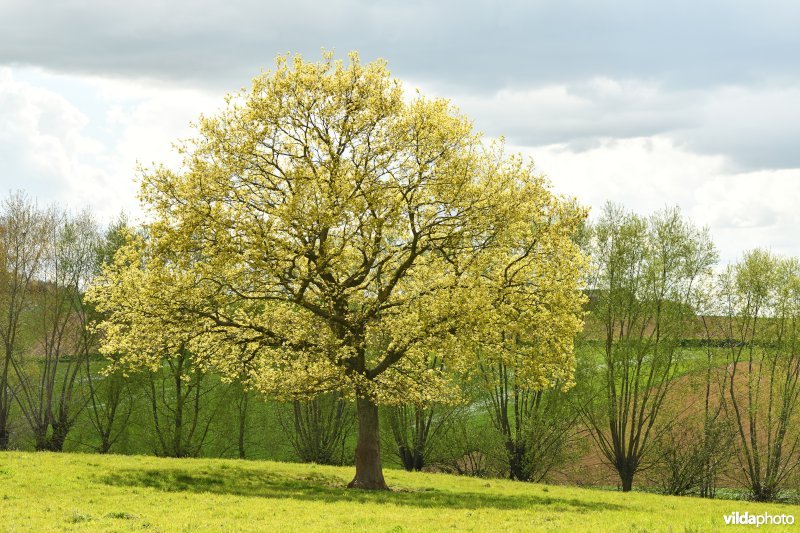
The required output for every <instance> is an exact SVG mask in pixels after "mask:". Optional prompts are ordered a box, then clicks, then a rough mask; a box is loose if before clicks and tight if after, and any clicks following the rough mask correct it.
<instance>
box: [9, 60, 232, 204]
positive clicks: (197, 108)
mask: <svg viewBox="0 0 800 533" xmlns="http://www.w3.org/2000/svg"><path fill="white" fill-rule="evenodd" d="M20 78H33V79H35V80H36V83H32V82H30V81H23V80H22V79H20ZM67 84H78V85H79V87H80V90H81V91H83V92H85V93H88V94H90V95H91V97H90V98H88V99H86V98H83V100H84V101H83V102H81V104H82V107H83V108H78V107H77V106H76V104H74V103H73V102H71V101H70V100H69V99H67V98H66V97H65V96H63V95H62V94H61V91H60V89H62V88H63V86H65V85H67ZM65 92H68V91H65ZM84 96H85V95H84ZM87 102H88V103H87ZM220 103H222V98H221V97H216V98H215V97H214V96H212V95H209V94H207V93H205V92H203V91H200V90H191V89H186V88H173V87H166V86H161V85H158V84H154V83H150V84H148V83H146V82H131V81H120V80H106V79H102V78H82V77H65V76H52V75H48V74H46V73H42V72H36V73H33V74H32V73H30V72H26V71H24V70H23V71H15V70H13V69H9V68H0V155H1V156H2V160H3V162H4V169H3V174H2V176H0V186H1V187H2V189H3V190H13V189H20V188H21V189H25V190H27V191H28V192H29V193H31V194H32V195H35V196H36V197H37V198H38V199H39V200H40V201H41V202H59V203H62V204H66V205H68V206H70V207H72V208H75V209H79V208H82V207H84V206H89V207H91V208H92V209H93V211H94V212H95V213H96V214H97V215H98V216H99V217H100V218H103V219H109V218H111V217H113V216H115V215H116V214H117V213H119V212H120V211H122V210H124V211H127V212H129V213H132V214H134V215H136V214H138V213H139V208H138V203H137V201H136V191H137V186H136V184H135V170H136V167H137V164H138V163H141V164H143V165H144V166H150V165H152V163H154V162H158V163H165V164H168V165H173V166H174V165H176V164H178V163H179V160H178V157H177V154H176V153H175V151H174V150H173V149H172V143H173V142H175V141H176V140H178V139H180V138H184V137H187V136H189V135H190V134H191V132H192V130H191V128H190V126H189V124H190V122H191V121H193V120H195V119H196V118H197V117H198V115H199V114H200V112H203V111H206V112H213V111H214V110H215V109H216V108H217V107H218V106H219V104H220ZM89 115H91V116H92V117H94V123H92V122H91V121H90V119H89ZM106 133H107V134H106Z"/></svg>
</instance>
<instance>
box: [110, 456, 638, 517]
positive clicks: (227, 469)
mask: <svg viewBox="0 0 800 533" xmlns="http://www.w3.org/2000/svg"><path fill="white" fill-rule="evenodd" d="M101 481H102V482H103V483H106V484H108V485H114V486H122V487H125V486H137V487H148V488H152V489H156V490H161V491H165V492H196V493H213V494H231V495H236V496H248V497H257V498H291V499H296V500H310V501H311V500H313V501H324V502H354V503H389V504H395V505H407V506H413V507H419V508H448V509H480V508H489V507H490V508H494V509H531V510H534V509H535V508H537V507H541V508H547V509H549V510H560V511H561V510H563V511H566V512H578V513H588V512H591V511H602V510H621V509H625V508H626V507H625V506H622V505H617V504H611V503H605V502H587V501H582V500H579V499H576V498H558V497H549V496H540V495H535V494H525V495H509V494H496V493H491V492H490V491H489V490H487V491H486V492H466V491H452V492H451V491H446V490H440V489H434V488H420V489H418V490H393V491H376V492H371V491H362V490H352V489H347V488H346V483H345V481H344V480H343V479H342V478H339V477H336V476H332V475H326V474H322V473H316V472H311V473H308V474H306V475H296V474H290V473H274V472H264V471H260V470H251V469H247V468H240V467H234V466H227V465H226V466H223V467H214V468H206V469H202V470H189V469H180V468H175V469H173V468H164V469H126V470H118V471H116V472H114V473H112V474H108V475H106V476H104V477H103V478H101Z"/></svg>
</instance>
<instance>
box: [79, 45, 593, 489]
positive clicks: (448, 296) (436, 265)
mask: <svg viewBox="0 0 800 533" xmlns="http://www.w3.org/2000/svg"><path fill="white" fill-rule="evenodd" d="M180 151H181V153H182V155H183V164H182V166H181V167H180V168H179V169H169V168H166V167H163V166H162V167H157V168H154V169H151V170H146V171H144V172H143V175H142V193H141V198H142V201H143V204H144V205H145V207H146V208H147V209H148V210H149V214H150V222H148V223H147V224H146V225H145V227H144V228H143V230H142V231H141V232H139V233H131V234H129V235H128V238H127V242H126V244H125V245H123V246H122V247H121V248H120V250H119V251H118V252H117V254H116V255H115V257H114V260H113V261H112V262H111V263H110V264H109V265H108V266H107V268H106V269H105V271H104V273H103V275H102V276H100V278H99V279H98V281H97V283H96V284H95V285H94V286H93V288H92V290H91V295H92V298H93V299H94V300H95V301H96V302H97V305H98V308H99V309H100V310H101V311H102V312H104V313H106V316H107V317H108V318H107V320H105V321H104V322H103V323H102V324H101V330H102V331H103V333H104V346H103V350H104V351H105V352H106V353H109V354H111V353H113V354H116V358H115V361H117V362H118V363H119V364H123V365H133V366H135V365H154V364H155V363H156V361H158V360H160V358H161V356H162V355H163V353H165V352H184V351H185V352H187V353H190V354H192V356H193V357H194V358H196V360H197V361H198V362H199V363H200V364H201V365H208V366H213V367H214V368H215V369H218V370H219V371H221V372H222V373H224V374H226V375H228V376H230V377H231V378H242V377H244V380H245V381H246V382H247V384H248V385H250V386H252V387H253V388H255V389H257V390H259V391H261V392H263V393H265V394H268V395H271V396H276V397H279V398H285V399H296V398H308V397H313V396H315V395H317V394H320V393H322V392H327V391H340V392H342V393H344V394H345V395H346V396H348V397H350V398H352V399H355V400H356V404H357V411H358V420H359V439H358V444H357V449H356V478H355V479H354V481H353V484H352V485H353V486H356V487H363V488H384V487H385V484H384V482H383V477H382V473H381V471H380V452H379V439H378V433H377V425H378V418H377V405H379V404H397V403H409V402H411V403H417V404H426V403H431V402H442V401H456V400H457V399H458V392H459V391H458V387H457V386H456V384H455V382H454V381H453V379H452V376H453V375H454V373H459V372H468V371H470V370H471V369H474V368H475V363H476V360H477V358H478V357H484V356H489V355H490V356H491V357H494V358H503V359H504V360H507V361H509V362H513V364H514V367H515V368H516V369H517V370H516V375H517V376H518V379H523V380H525V382H526V383H528V384H529V385H530V386H531V387H533V388H544V387H547V386H549V385H550V384H552V383H555V382H556V381H558V382H560V383H564V382H569V381H570V379H571V377H572V371H573V368H574V351H573V338H574V335H575V334H576V333H577V332H578V331H579V329H580V327H581V324H582V320H581V311H580V310H581V305H582V302H583V297H582V296H581V292H580V286H579V284H580V278H581V275H582V269H583V267H584V264H585V261H584V258H583V256H582V255H581V252H580V251H579V248H578V247H577V246H576V244H575V243H574V239H573V237H574V235H575V233H576V231H577V229H578V227H579V226H580V224H581V223H582V221H583V219H584V218H585V210H584V209H583V208H581V207H580V206H578V205H577V204H576V203H575V202H573V201H571V200H568V199H564V198H561V197H559V196H557V195H555V194H554V193H553V192H552V191H551V190H550V186H549V183H548V182H547V180H546V179H545V178H544V177H543V176H541V175H539V174H537V173H536V172H535V170H534V167H533V164H532V163H530V162H528V161H526V160H525V159H523V158H522V157H521V156H518V155H509V154H507V153H506V152H505V150H504V146H503V143H502V142H488V141H487V140H485V139H484V138H483V137H482V135H481V134H479V133H476V132H475V131H473V127H472V124H471V122H470V121H469V120H467V119H466V118H465V117H463V116H462V115H460V114H459V113H458V112H457V111H456V110H455V109H454V108H453V106H452V105H451V104H450V103H449V102H448V101H447V100H443V99H431V98H425V97H423V96H422V95H420V94H418V93H417V94H411V95H409V94H406V93H404V91H403V88H402V86H401V84H400V83H399V81H397V80H395V79H393V78H392V77H391V76H390V73H389V71H388V70H387V67H386V64H385V63H384V62H381V61H377V62H373V63H369V64H362V63H360V62H359V60H358V56H357V55H356V54H351V55H350V60H349V62H347V63H344V62H342V61H336V60H334V59H333V57H332V55H331V54H326V55H325V56H324V58H323V59H322V60H321V61H319V62H307V61H304V60H303V59H302V58H300V57H294V58H289V57H279V58H278V59H277V65H276V68H275V69H274V70H273V71H270V72H266V73H263V74H261V75H260V76H258V77H256V78H255V79H254V80H253V84H252V88H251V89H249V90H243V91H242V92H240V93H238V94H236V95H233V96H230V97H228V99H227V106H226V108H225V109H224V110H223V111H221V112H220V113H218V114H217V115H215V116H212V117H201V118H200V120H199V122H198V124H197V135H196V136H195V137H194V138H193V139H190V140H188V141H185V142H184V143H183V144H182V145H181V147H180ZM432 353H436V354H437V355H438V356H439V357H441V358H443V360H444V361H445V364H444V365H442V366H441V367H440V368H441V369H437V368H431V365H429V364H428V358H429V356H430V355H431V354H432Z"/></svg>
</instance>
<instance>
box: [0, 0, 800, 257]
mask: <svg viewBox="0 0 800 533" xmlns="http://www.w3.org/2000/svg"><path fill="white" fill-rule="evenodd" d="M271 4H273V3H271V2H267V1H263V0H228V1H226V2H215V1H211V0H192V1H189V0H180V1H170V2H166V1H156V0H139V1H137V2H111V1H100V0H96V1H89V0H62V1H59V2H46V1H44V0H1V1H0V185H1V186H2V189H3V191H9V190H16V189H25V190H27V191H28V192H29V193H30V194H31V195H32V196H35V197H37V198H38V199H39V201H40V202H41V203H48V202H52V201H58V202H61V203H66V204H69V205H71V206H73V207H75V208H79V207H81V206H86V205H88V206H91V207H92V208H93V209H94V210H95V211H96V212H97V213H99V214H100V215H101V216H102V217H105V218H110V217H112V216H114V215H115V214H116V213H118V212H119V211H121V210H125V211H127V212H129V213H133V214H136V212H137V204H136V200H135V192H136V185H135V183H134V178H135V175H136V172H135V169H136V166H137V162H138V163H141V164H143V165H145V166H147V165H150V164H152V163H153V162H165V163H167V164H174V162H175V155H174V152H173V151H172V149H171V143H172V142H173V141H174V140H176V139H178V138H182V137H187V136H189V135H191V129H190V127H189V123H190V122H191V121H192V120H194V119H195V118H197V116H198V115H199V114H200V113H212V112H213V111H214V110H215V109H217V108H218V107H220V105H221V104H222V98H223V96H224V95H225V94H226V93H228V92H231V91H235V90H238V89H239V88H241V87H243V86H245V85H247V84H248V83H249V80H250V79H251V78H252V76H254V75H255V74H257V73H258V72H259V71H260V70H261V69H264V68H269V67H271V66H272V64H273V58H274V57H275V56H276V55H278V54H281V53H286V52H298V53H302V54H303V55H304V56H306V57H308V58H318V57H319V55H320V50H321V48H326V49H333V50H335V51H336V52H337V55H340V56H344V55H345V54H346V52H347V51H348V50H358V51H359V52H360V54H361V57H362V59H364V60H371V59H374V58H378V57H382V58H384V59H386V60H387V61H388V62H389V67H390V69H391V70H392V73H393V74H394V75H395V76H397V77H399V78H401V79H402V80H403V81H404V83H405V84H406V86H407V87H411V88H413V87H418V88H420V89H421V90H422V91H423V92H425V93H426V94H432V95H439V96H446V97H448V98H450V99H452V101H453V102H454V103H455V104H456V105H457V106H459V107H460V108H461V110H462V111H463V112H464V113H465V114H467V115H468V116H470V117H472V118H473V119H474V121H475V125H476V127H477V128H478V129H480V130H482V131H484V132H485V133H486V134H487V135H490V136H497V135H501V134H502V135H505V136H506V139H507V141H508V143H509V144H511V145H512V146H514V147H515V148H517V149H518V150H520V151H523V152H524V153H526V154H530V155H531V156H532V157H533V158H534V160H535V161H536V163H537V166H538V167H539V168H540V169H541V171H542V172H544V173H546V174H547V175H548V176H550V178H551V180H552V182H553V184H554V186H555V188H556V189H557V190H558V191H561V192H564V193H568V194H573V195H576V196H578V197H579V198H580V199H581V200H582V201H583V202H584V203H586V204H588V205H590V206H592V207H593V212H594V213H597V211H598V210H599V208H600V207H601V206H602V205H603V204H604V203H605V202H606V201H609V200H610V201H614V202H620V203H623V204H625V205H626V206H628V207H629V208H631V209H633V210H635V211H637V212H640V213H648V212H651V211H653V210H656V209H659V208H662V207H664V206H667V205H679V206H680V207H681V208H682V209H683V210H684V212H686V213H687V214H688V215H689V216H691V217H692V218H693V219H694V220H695V221H696V222H698V223H699V224H703V225H708V226H709V227H710V228H711V232H712V234H713V236H714V239H715V241H716V242H717V245H718V247H719V248H720V251H721V255H722V257H723V260H725V261H728V260H733V259H735V258H737V257H738V256H739V255H740V254H741V253H742V251H744V250H745V249H748V248H752V247H756V246H761V247H768V248H771V249H772V250H774V251H776V252H780V253H786V254H792V255H800V239H799V238H798V237H797V232H796V230H797V228H798V227H800V209H798V206H800V61H799V60H798V55H800V31H798V28H800V3H798V2H796V1H794V0H784V1H781V0H775V1H763V0H762V1H761V2H752V1H750V2H745V1H737V0H725V1H699V0H694V1H692V2H688V1H682V0H674V1H671V2H657V1H652V2H643V1H625V0H583V1H580V0H560V1H555V0H554V1H549V2H545V1H528V2H522V1H506V2H491V1H477V0H476V1H464V0H462V1H440V2H437V3H436V4H435V5H433V3H432V2H417V1H415V0H401V1H385V2H367V1H363V2H362V1H357V0H350V1H333V0H328V1H325V2H311V1H307V0H294V1H293V2H281V3H277V2H275V3H274V4H273V5H271Z"/></svg>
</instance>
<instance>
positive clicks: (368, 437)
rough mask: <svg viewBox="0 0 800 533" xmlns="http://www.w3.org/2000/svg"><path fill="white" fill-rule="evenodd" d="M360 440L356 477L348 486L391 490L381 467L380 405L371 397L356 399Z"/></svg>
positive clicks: (357, 448)
mask: <svg viewBox="0 0 800 533" xmlns="http://www.w3.org/2000/svg"><path fill="white" fill-rule="evenodd" d="M356 411H357V412H358V442H357V444H356V477H354V478H353V481H351V482H350V484H349V485H347V486H348V488H352V489H367V490H389V487H387V486H386V481H384V479H383V469H382V467H381V440H380V431H379V427H378V406H377V405H375V402H373V401H372V400H371V399H369V398H362V397H360V396H359V397H358V398H357V399H356Z"/></svg>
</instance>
